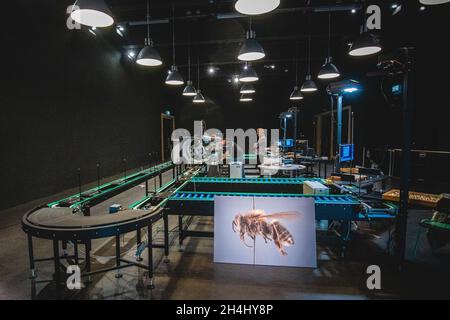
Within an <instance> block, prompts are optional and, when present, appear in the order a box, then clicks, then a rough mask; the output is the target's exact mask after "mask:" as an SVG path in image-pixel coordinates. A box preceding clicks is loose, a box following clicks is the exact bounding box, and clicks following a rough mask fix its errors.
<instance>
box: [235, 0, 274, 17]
mask: <svg viewBox="0 0 450 320" xmlns="http://www.w3.org/2000/svg"><path fill="white" fill-rule="evenodd" d="M279 5H280V0H238V1H236V4H235V5H234V7H235V8H236V10H237V11H238V12H239V13H242V14H246V15H259V14H264V13H268V12H271V11H273V10H275V9H276V8H278V6H279Z"/></svg>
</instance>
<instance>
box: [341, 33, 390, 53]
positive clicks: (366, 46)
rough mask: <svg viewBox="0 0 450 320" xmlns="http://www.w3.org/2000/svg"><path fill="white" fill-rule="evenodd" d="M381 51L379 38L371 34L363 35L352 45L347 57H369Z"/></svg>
mask: <svg viewBox="0 0 450 320" xmlns="http://www.w3.org/2000/svg"><path fill="white" fill-rule="evenodd" d="M381 50H382V48H381V43H380V38H379V37H378V36H376V35H374V34H371V33H367V32H366V33H363V34H362V35H360V36H359V37H358V38H357V39H356V40H355V42H353V43H352V45H351V47H350V50H349V52H348V53H349V55H351V56H354V57H362V56H369V55H372V54H375V53H378V52H380V51H381Z"/></svg>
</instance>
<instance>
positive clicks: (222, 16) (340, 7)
mask: <svg viewBox="0 0 450 320" xmlns="http://www.w3.org/2000/svg"><path fill="white" fill-rule="evenodd" d="M361 8H362V6H361V4H336V5H327V6H325V5H322V6H302V7H295V8H285V9H277V10H274V11H273V12H272V13H271V14H287V13H296V12H315V13H321V12H342V11H351V10H359V9H361ZM211 17H213V18H216V19H217V20H227V19H247V18H248V16H246V15H243V14H240V13H238V12H226V13H215V14H193V15H184V16H178V17H175V20H198V19H206V18H211ZM260 18H261V17H258V16H255V17H254V19H260ZM172 19H173V18H171V17H167V18H160V19H153V20H150V24H152V25H157V24H167V23H169V22H170V21H171V20H172ZM118 24H121V25H127V26H131V27H134V26H144V25H147V21H146V20H131V21H120V22H118Z"/></svg>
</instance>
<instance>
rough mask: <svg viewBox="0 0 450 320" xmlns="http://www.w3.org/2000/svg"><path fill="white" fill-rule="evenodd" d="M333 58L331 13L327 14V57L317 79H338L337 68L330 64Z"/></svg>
mask: <svg viewBox="0 0 450 320" xmlns="http://www.w3.org/2000/svg"><path fill="white" fill-rule="evenodd" d="M332 61H333V58H332V57H331V12H329V13H328V57H327V58H326V59H325V64H324V65H323V66H322V68H321V69H320V71H319V75H318V76H317V77H318V78H319V79H322V80H327V79H335V78H339V77H340V75H341V73H340V72H339V70H338V68H337V67H336V66H335V65H334V64H333V63H332Z"/></svg>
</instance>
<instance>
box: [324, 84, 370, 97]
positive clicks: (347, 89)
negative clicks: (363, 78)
mask: <svg viewBox="0 0 450 320" xmlns="http://www.w3.org/2000/svg"><path fill="white" fill-rule="evenodd" d="M361 90H362V86H361V84H360V83H359V82H358V81H355V80H344V81H339V82H333V83H331V84H330V85H328V87H327V93H328V94H329V95H333V96H338V95H343V94H345V93H354V92H357V91H361Z"/></svg>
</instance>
